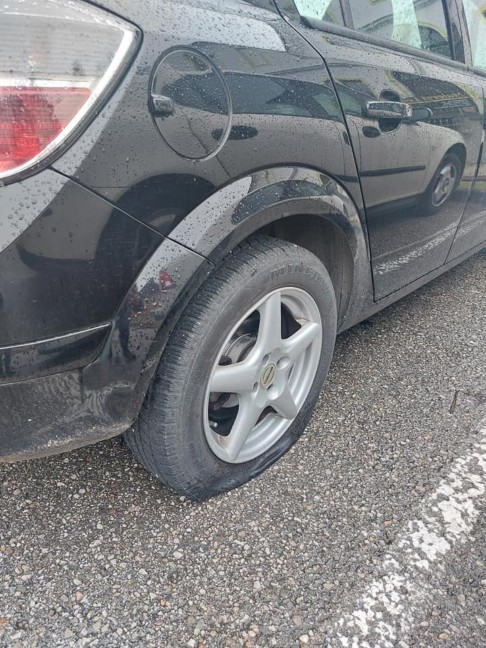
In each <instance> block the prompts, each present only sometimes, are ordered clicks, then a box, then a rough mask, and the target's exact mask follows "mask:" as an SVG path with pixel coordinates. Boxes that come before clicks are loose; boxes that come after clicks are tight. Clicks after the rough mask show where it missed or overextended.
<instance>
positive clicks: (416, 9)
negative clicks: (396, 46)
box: [350, 0, 451, 57]
mask: <svg viewBox="0 0 486 648" xmlns="http://www.w3.org/2000/svg"><path fill="white" fill-rule="evenodd" d="M350 9H351V15H352V17H353V22H354V28H355V29H356V30H358V31H361V32H364V33H366V34H370V35H373V36H379V37H381V38H388V39H389V40H393V41H396V42H397V43H403V44H405V45H411V46H412V47H418V48H419V49H423V50H427V51H428V52H433V53H434V54H440V55H442V56H448V57H450V56H451V50H450V46H449V39H448V34H447V22H446V17H445V13H444V7H443V4H442V0H353V1H352V2H350Z"/></svg>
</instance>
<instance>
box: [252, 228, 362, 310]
mask: <svg viewBox="0 0 486 648" xmlns="http://www.w3.org/2000/svg"><path fill="white" fill-rule="evenodd" d="M255 233H257V232H255ZM258 233H262V234H268V235H270V236H274V237H276V238H280V239H284V240H285V241H290V242H291V243H295V244H296V245H300V246H301V247H303V248H306V249H307V250H309V251H310V252H312V253H313V254H315V255H316V256H317V257H318V259H320V261H321V262H322V263H323V264H324V266H325V267H326V269H327V271H328V272H329V276H330V277H331V281H332V284H333V286H334V293H335V295H336V302H337V307H338V319H339V321H341V319H342V318H343V316H344V314H345V313H346V310H347V307H348V304H349V300H350V298H351V291H352V288H353V270H354V263H353V255H352V252H351V249H350V247H349V244H348V241H347V239H346V236H345V235H344V233H343V232H342V230H341V229H340V228H339V227H338V226H337V225H335V224H334V223H332V222H331V221H329V220H326V219H325V218H322V217H320V216H315V215H298V216H289V217H287V218H283V219H282V220H278V221H274V222H273V223H270V224H269V225H266V226H265V227H263V228H262V229H261V230H259V232H258Z"/></svg>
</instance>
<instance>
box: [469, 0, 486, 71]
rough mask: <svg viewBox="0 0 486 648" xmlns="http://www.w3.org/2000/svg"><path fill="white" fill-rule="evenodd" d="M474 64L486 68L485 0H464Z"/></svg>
mask: <svg viewBox="0 0 486 648" xmlns="http://www.w3.org/2000/svg"><path fill="white" fill-rule="evenodd" d="M464 10H465V12H466V21H467V28H468V31H469V38H470V40H471V50H472V59H473V65H475V66H476V67H480V68H486V6H485V5H484V2H483V0H464Z"/></svg>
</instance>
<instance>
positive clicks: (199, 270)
mask: <svg viewBox="0 0 486 648" xmlns="http://www.w3.org/2000/svg"><path fill="white" fill-rule="evenodd" d="M159 241H160V243H159V245H158V247H157V249H156V250H155V252H154V253H153V254H152V255H151V256H150V258H149V259H148V261H147V262H146V263H145V265H144V266H143V268H142V270H141V271H140V273H139V274H138V276H137V277H136V279H135V281H134V282H133V283H132V285H131V287H130V288H129V290H128V291H127V292H126V293H125V296H124V298H123V300H122V302H121V304H120V305H119V307H118V309H117V311H116V313H115V315H114V317H113V318H112V319H111V320H110V321H109V322H104V323H102V324H98V325H95V326H92V327H89V328H85V329H80V330H77V331H75V332H74V333H71V334H67V335H66V334H64V335H60V336H54V337H51V338H48V339H43V340H40V341H37V342H34V343H28V344H14V345H8V346H4V347H3V348H0V363H1V364H0V412H1V416H0V461H13V460H18V459H26V458H31V457H36V456H43V455H48V454H54V453H57V452H62V451H65V450H69V449H72V448H75V447H80V446H82V445H86V444H89V443H93V442H95V441H99V440H101V439H104V438H108V437H111V436H114V435H116V434H119V433H121V432H123V431H124V430H125V429H127V428H128V427H129V426H130V424H131V423H132V422H133V420H134V419H135V418H136V416H137V414H138V411H139V409H140V406H141V403H142V401H143V398H144V396H145V393H146V391H147V388H148V386H149V384H150V380H151V377H152V375H153V372H154V370H155V368H156V366H157V362H158V359H159V357H160V353H161V352H162V350H163V347H164V345H165V343H166V341H167V338H168V336H169V335H170V332H171V330H172V328H173V327H174V325H175V323H176V322H177V319H178V317H179V315H180V313H181V312H182V309H183V308H184V307H185V305H186V304H187V302H188V300H189V299H190V297H191V296H192V294H193V293H194V291H195V290H196V289H197V287H198V286H199V285H200V283H201V282H202V281H203V280H204V278H205V277H206V276H207V273H208V272H209V271H210V270H211V268H212V264H210V263H209V262H208V261H207V260H206V259H204V258H203V257H201V256H200V255H198V254H196V253H194V252H191V251H190V250H187V249H186V248H184V247H183V246H181V245H179V244H177V243H174V242H172V241H170V240H168V239H159ZM0 256H1V255H0ZM66 308H69V304H67V305H66Z"/></svg>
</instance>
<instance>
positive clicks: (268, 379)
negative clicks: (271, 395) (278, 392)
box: [260, 363, 277, 389]
mask: <svg viewBox="0 0 486 648" xmlns="http://www.w3.org/2000/svg"><path fill="white" fill-rule="evenodd" d="M276 375H277V365H275V364H273V363H270V364H267V365H266V366H265V367H263V369H262V373H261V374H260V385H261V386H262V387H263V388H264V389H268V388H269V387H271V386H272V385H273V383H274V381H275V377H276Z"/></svg>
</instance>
